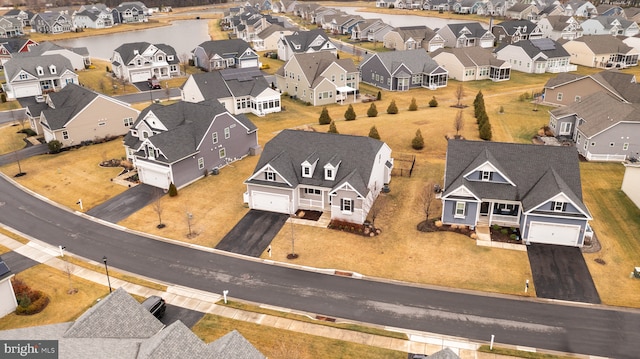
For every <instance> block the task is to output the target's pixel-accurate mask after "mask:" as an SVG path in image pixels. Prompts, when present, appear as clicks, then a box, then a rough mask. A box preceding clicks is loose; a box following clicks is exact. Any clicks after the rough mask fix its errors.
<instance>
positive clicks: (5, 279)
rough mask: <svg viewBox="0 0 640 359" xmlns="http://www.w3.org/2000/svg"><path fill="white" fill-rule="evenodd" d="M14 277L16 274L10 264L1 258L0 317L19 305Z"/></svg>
mask: <svg viewBox="0 0 640 359" xmlns="http://www.w3.org/2000/svg"><path fill="white" fill-rule="evenodd" d="M13 277H14V274H13V273H12V272H11V269H9V266H7V264H6V263H5V262H4V261H3V260H2V258H0V318H2V317H4V316H5V315H7V314H10V313H13V312H14V311H15V310H16V308H17V307H18V301H17V300H16V293H15V292H14V291H13V285H11V279H12V278H13Z"/></svg>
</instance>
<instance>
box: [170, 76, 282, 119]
mask: <svg viewBox="0 0 640 359" xmlns="http://www.w3.org/2000/svg"><path fill="white" fill-rule="evenodd" d="M180 90H181V91H182V101H187V102H201V101H205V100H211V99H216V100H218V101H219V102H220V103H221V104H222V105H224V107H225V108H226V109H227V110H228V111H229V112H230V113H231V114H232V115H237V114H241V113H252V114H254V115H256V116H264V115H266V114H269V113H274V112H280V111H281V109H282V107H281V104H280V96H281V93H280V92H279V91H276V90H274V89H272V88H271V87H270V84H269V83H267V80H265V78H264V74H263V73H262V72H261V71H260V70H259V69H258V68H257V67H253V68H250V69H224V70H220V71H213V72H205V73H200V74H193V75H190V76H189V78H188V79H187V81H185V83H184V84H183V85H182V87H180Z"/></svg>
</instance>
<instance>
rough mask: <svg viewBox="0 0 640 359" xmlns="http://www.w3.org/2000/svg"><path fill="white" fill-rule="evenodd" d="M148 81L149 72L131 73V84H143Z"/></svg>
mask: <svg viewBox="0 0 640 359" xmlns="http://www.w3.org/2000/svg"><path fill="white" fill-rule="evenodd" d="M148 79H149V72H147V71H145V72H132V73H131V82H144V81H147V80H148Z"/></svg>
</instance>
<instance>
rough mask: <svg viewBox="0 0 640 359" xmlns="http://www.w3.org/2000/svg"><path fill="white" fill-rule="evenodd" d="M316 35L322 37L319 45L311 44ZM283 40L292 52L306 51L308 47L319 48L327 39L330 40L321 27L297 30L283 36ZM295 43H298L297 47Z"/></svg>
mask: <svg viewBox="0 0 640 359" xmlns="http://www.w3.org/2000/svg"><path fill="white" fill-rule="evenodd" d="M318 37H322V38H323V39H324V42H323V43H322V44H320V45H319V46H311V44H312V43H313V41H314V40H315V39H317V38H318ZM283 41H284V42H285V43H287V44H289V45H290V46H289V47H290V48H291V50H293V52H306V51H307V50H308V49H314V50H316V51H317V50H320V49H321V48H322V47H323V45H324V44H326V43H327V41H329V42H330V40H329V37H328V36H327V34H326V33H325V32H324V30H322V29H313V30H310V31H297V32H296V33H294V34H292V35H288V36H285V37H284V38H283ZM295 45H299V47H300V48H299V49H297V48H296V46H295Z"/></svg>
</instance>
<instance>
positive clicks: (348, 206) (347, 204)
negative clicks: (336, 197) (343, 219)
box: [340, 198, 353, 213]
mask: <svg viewBox="0 0 640 359" xmlns="http://www.w3.org/2000/svg"><path fill="white" fill-rule="evenodd" d="M340 210H341V211H342V212H343V213H344V212H348V213H352V212H353V200H352V199H350V198H342V199H341V200H340Z"/></svg>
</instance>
